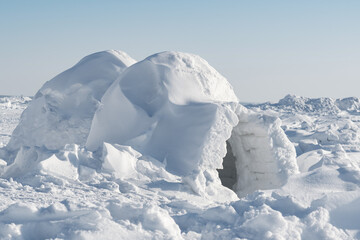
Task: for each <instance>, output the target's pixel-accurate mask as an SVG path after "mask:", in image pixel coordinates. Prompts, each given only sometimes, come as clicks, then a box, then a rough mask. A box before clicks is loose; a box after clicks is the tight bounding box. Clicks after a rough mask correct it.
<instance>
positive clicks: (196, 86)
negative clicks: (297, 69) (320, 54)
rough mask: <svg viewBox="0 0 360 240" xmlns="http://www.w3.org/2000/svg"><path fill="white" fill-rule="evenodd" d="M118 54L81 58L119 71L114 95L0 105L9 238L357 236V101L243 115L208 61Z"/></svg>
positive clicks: (0, 164)
mask: <svg viewBox="0 0 360 240" xmlns="http://www.w3.org/2000/svg"><path fill="white" fill-rule="evenodd" d="M111 54H113V55H109V54H108V53H102V54H101V53H100V54H98V55H95V56H94V55H90V56H89V57H87V58H84V59H83V60H82V61H80V63H81V64H83V65H82V66H83V67H84V64H85V63H86V62H87V61H88V62H90V63H92V61H95V63H97V64H96V65H97V66H99V65H101V66H109V61H110V63H111V64H110V66H111V68H110V70H109V71H112V73H113V74H110V75H108V74H102V75H101V76H100V77H99V79H103V77H104V76H107V77H108V78H107V79H108V81H105V82H104V84H106V88H108V90H107V91H106V92H105V93H104V91H105V89H104V88H101V90H99V91H96V90H98V89H100V88H99V86H105V85H102V82H103V81H100V82H99V81H98V79H97V78H96V77H93V78H91V81H92V82H96V83H97V85H93V84H87V83H85V82H81V84H82V87H79V85H78V84H79V79H85V78H79V77H78V76H79V75H78V74H73V75H71V76H72V77H71V78H70V79H72V81H74V82H76V83H75V84H73V83H72V82H71V81H70V80H69V81H68V82H67V84H68V87H69V89H72V91H67V92H66V91H65V92H64V91H60V90H59V86H57V84H56V81H57V80H56V79H61V78H62V77H63V76H64V75H59V76H60V77H57V78H54V79H55V80H54V79H53V80H52V82H51V81H50V83H47V84H48V86H51V91H50V90H47V88H42V90H41V91H39V92H42V93H44V94H37V96H35V98H34V100H32V102H30V101H31V99H30V98H25V97H0V113H1V118H0V146H6V145H7V144H8V142H9V141H10V136H11V133H12V131H13V130H14V129H15V128H16V126H18V127H17V130H16V131H15V133H16V134H15V136H13V138H14V139H15V140H14V139H12V141H13V143H12V144H10V147H7V148H6V147H4V148H2V149H0V159H1V158H2V159H3V160H0V173H1V175H2V178H0V239H360V189H359V186H360V104H359V99H358V98H347V99H338V100H332V99H329V98H320V99H309V98H304V97H297V96H291V95H288V96H286V97H285V98H284V99H281V100H280V101H279V102H278V103H276V104H271V103H264V104H256V105H252V104H246V105H245V107H247V109H246V108H244V107H243V106H241V105H237V104H235V103H233V102H234V101H236V96H235V95H233V92H232V89H231V86H229V85H228V83H227V82H226V80H225V79H224V78H223V77H222V76H221V75H219V74H218V73H217V72H216V71H215V70H214V69H213V68H211V67H210V66H209V65H208V64H207V63H206V62H205V61H204V60H203V59H201V58H199V57H197V56H194V55H190V54H180V53H172V52H169V53H162V54H157V55H154V56H151V57H149V58H147V59H145V60H144V61H141V62H139V63H137V64H134V65H133V66H132V67H128V68H127V70H125V72H124V73H123V66H122V64H121V62H124V61H125V62H126V61H127V60H129V59H130V57H128V56H127V55H122V54H121V53H120V52H113V53H111ZM113 56H115V58H113ZM124 56H125V60H124ZM80 63H79V64H80ZM99 63H100V64H99ZM102 64H105V65H102ZM131 64H133V62H132V61H131V62H129V63H128V64H125V68H126V66H129V65H131ZM77 66H78V65H75V66H74V68H73V70H72V71H74V72H75V73H76V71H78V70H79V68H78V67H77ZM94 66H95V65H94ZM92 69H93V67H92ZM80 70H81V68H80ZM80 73H81V71H80ZM103 73H105V72H103ZM74 76H76V77H74ZM80 76H82V75H81V74H80ZM119 76H121V77H120V78H119ZM143 76H146V79H150V80H148V82H143V80H144V77H143ZM184 76H185V77H186V79H188V82H186V81H185V82H184V81H181V80H182V79H183V78H184ZM66 79H68V78H66ZM189 79H190V80H189ZM62 81H63V80H62ZM99 84H100V85H99ZM61 86H63V85H61ZM74 86H76V87H74ZM84 86H86V87H85V90H86V91H85V94H84V92H82V91H79V89H80V90H81V89H83V88H84ZM109 86H110V87H109ZM189 86H190V89H192V91H190V92H186V93H182V92H181V91H179V90H181V89H184V88H186V87H189ZM134 88H136V89H134ZM139 89H140V94H139V92H138V90H139ZM218 89H221V90H220V91H219V90H218ZM135 90H136V91H135ZM94 92H96V93H99V92H101V94H100V95H98V96H97V97H94V98H93V95H92V94H94ZM102 94H104V96H103V97H102ZM81 96H86V98H81ZM69 98H70V99H71V101H72V102H71V103H69V101H68V99H69ZM64 99H65V100H66V101H64ZM89 99H90V100H91V101H90V103H91V104H90V105H91V106H90V105H89V104H85V103H89ZM100 99H101V103H100ZM29 104H30V106H31V107H29V108H28V109H27V113H25V112H24V114H23V116H22V117H21V121H20V114H21V112H22V111H23V110H24V109H25V108H26V107H27V106H28V105H29ZM84 104H85V105H86V106H90V107H89V108H88V107H83V106H84ZM44 106H45V107H44ZM79 106H80V108H81V109H82V110H83V109H90V110H91V111H90V110H89V111H87V112H86V113H84V112H76V111H77V110H76V109H79ZM32 109H35V110H32ZM74 109H75V110H74ZM34 112H35V113H39V114H38V115H36V116H35V118H33V117H31V118H29V116H34V115H33V113H34ZM68 112H70V113H71V114H69V116H68V115H66V114H67V113H68ZM84 114H85V115H84ZM89 114H90V115H89ZM65 115H66V116H65ZM93 115H94V116H95V117H94V119H96V120H93V121H92V124H91V125H92V126H91V128H90V121H91V118H92V116H93ZM64 116H65V117H64ZM83 116H85V119H87V120H86V121H84V122H83V121H80V120H81V119H83ZM89 119H90V120H89ZM19 121H20V123H19ZM69 124H70V125H69ZM76 124H80V125H81V124H82V125H81V126H85V127H83V128H82V134H83V135H81V138H77V137H76V136H77V135H76V136H73V135H72V134H73V131H68V129H76V126H77V125H76ZM43 126H45V128H46V129H48V130H51V131H52V132H51V134H50V133H49V132H48V131H46V134H48V135H44V138H41V136H42V135H41V134H42V131H43V130H44V129H43V128H42V127H43ZM54 126H55V127H54ZM69 126H70V128H69ZM174 128H175V129H176V131H174ZM29 133H34V134H35V135H31V136H29ZM174 134H175V135H174ZM87 135H89V137H88V138H87V139H86V136H87ZM36 136H37V138H39V137H40V138H41V139H34V137H35V138H36ZM83 136H85V137H83ZM64 139H66V140H64ZM174 139H175V140H174ZM227 139H228V141H227V155H226V157H225V158H224V162H223V163H222V157H224V155H225V153H226V152H225V146H226V142H225V141H226V140H227ZM51 141H53V142H51ZM85 141H86V142H85ZM54 143H55V144H54ZM66 143H68V144H66ZM8 146H9V145H8ZM194 146H197V147H194ZM120 160H121V161H120ZM219 163H220V166H219ZM221 164H223V166H224V170H219V172H220V178H219V177H218V173H217V171H216V168H221ZM220 180H221V181H222V182H223V184H224V185H226V186H228V187H230V188H232V190H230V189H229V188H227V187H224V186H222V185H221V184H220Z"/></svg>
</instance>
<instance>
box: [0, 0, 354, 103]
mask: <svg viewBox="0 0 360 240" xmlns="http://www.w3.org/2000/svg"><path fill="white" fill-rule="evenodd" d="M107 49H118V50H122V51H125V52H127V53H128V54H129V55H130V56H132V57H133V58H135V59H136V60H142V59H143V58H145V57H147V56H148V55H151V54H153V53H156V52H161V51H165V50H176V51H182V52H190V53H195V54H198V55H200V56H201V57H203V58H204V59H206V60H207V61H208V62H209V63H210V64H211V65H212V66H213V67H215V68H216V69H217V70H218V71H219V72H220V73H221V74H223V75H224V76H225V77H226V78H227V79H228V80H229V81H230V83H231V84H232V85H233V86H234V89H235V92H236V93H237V95H238V97H239V99H240V100H241V101H247V102H261V101H277V100H278V99H280V98H282V97H284V96H285V95H286V94H288V93H290V94H297V95H302V96H308V97H323V96H328V97H334V98H338V97H347V96H357V97H360V1H359V0H337V1H335V0H302V1H293V0H282V1H279V0H271V1H270V0H263V1H260V0H247V1H242V0H234V1H230V0H218V1H211V0H207V1H205V0H204V1H201V0H191V1H190V0H181V1H180V0H178V1H175V0H174V1H172V0H171V1H170V0H153V1H150V0H144V1H135V0H134V1H130V0H129V1H115V0H114V1H111V0H106V1H100V0H98V1H92V0H86V1H85V0H71V1H70V0H61V1H60V0H57V1H56V0H52V1H50V0H43V1H39V0H32V1H18V0H0V94H1V95H20V94H24V95H34V94H35V93H36V91H37V90H38V89H39V88H40V87H41V86H42V84H43V83H45V82H46V81H47V80H50V79H51V78H53V77H54V76H55V75H57V74H59V73H60V72H62V71H64V70H66V69H67V68H69V67H71V66H72V65H74V64H75V63H76V62H77V61H79V60H80V59H81V58H82V57H84V56H86V55H88V54H90V53H93V52H97V51H102V50H107Z"/></svg>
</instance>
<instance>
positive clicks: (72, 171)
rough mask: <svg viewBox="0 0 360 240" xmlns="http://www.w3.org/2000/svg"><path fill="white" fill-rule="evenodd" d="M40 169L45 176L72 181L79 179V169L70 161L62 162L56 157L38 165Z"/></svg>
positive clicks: (53, 156)
mask: <svg viewBox="0 0 360 240" xmlns="http://www.w3.org/2000/svg"><path fill="white" fill-rule="evenodd" d="M38 169H39V170H40V172H41V173H43V174H48V175H53V176H57V177H62V178H66V179H70V180H76V179H78V172H77V167H76V166H74V165H73V163H71V162H70V161H69V160H68V159H65V160H60V159H58V158H57V157H56V156H55V155H52V156H51V157H50V158H48V159H46V160H44V161H42V162H40V163H39V165H38Z"/></svg>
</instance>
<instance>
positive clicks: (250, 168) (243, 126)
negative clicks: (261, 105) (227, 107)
mask: <svg viewBox="0 0 360 240" xmlns="http://www.w3.org/2000/svg"><path fill="white" fill-rule="evenodd" d="M239 120H240V121H239V123H238V125H237V126H236V127H234V129H233V130H232V133H231V137H230V139H228V140H227V141H226V150H227V153H226V156H225V157H224V158H223V169H217V171H218V173H219V178H220V180H221V183H222V185H223V186H225V187H227V188H230V189H232V190H233V191H235V192H236V193H237V194H238V195H239V196H244V195H246V194H248V193H251V192H253V191H256V190H265V189H273V188H278V187H281V186H282V185H283V184H284V183H285V182H286V180H287V178H288V176H289V174H291V173H295V172H297V165H296V155H295V149H294V147H293V145H292V144H291V142H290V141H289V140H288V139H287V137H286V135H285V134H284V132H283V131H282V129H281V127H280V126H281V122H280V120H278V119H277V118H274V117H269V116H264V115H262V116H259V115H256V114H253V115H252V114H249V115H246V116H245V117H244V118H241V117H239Z"/></svg>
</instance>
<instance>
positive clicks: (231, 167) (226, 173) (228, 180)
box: [217, 141, 237, 190]
mask: <svg viewBox="0 0 360 240" xmlns="http://www.w3.org/2000/svg"><path fill="white" fill-rule="evenodd" d="M217 171H218V172H219V178H220V180H221V184H222V185H223V186H225V187H227V188H230V189H231V190H233V186H234V185H235V183H236V180H237V173H236V166H235V156H234V154H233V152H232V149H231V145H230V143H229V142H228V141H226V156H225V157H224V158H223V169H217Z"/></svg>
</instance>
